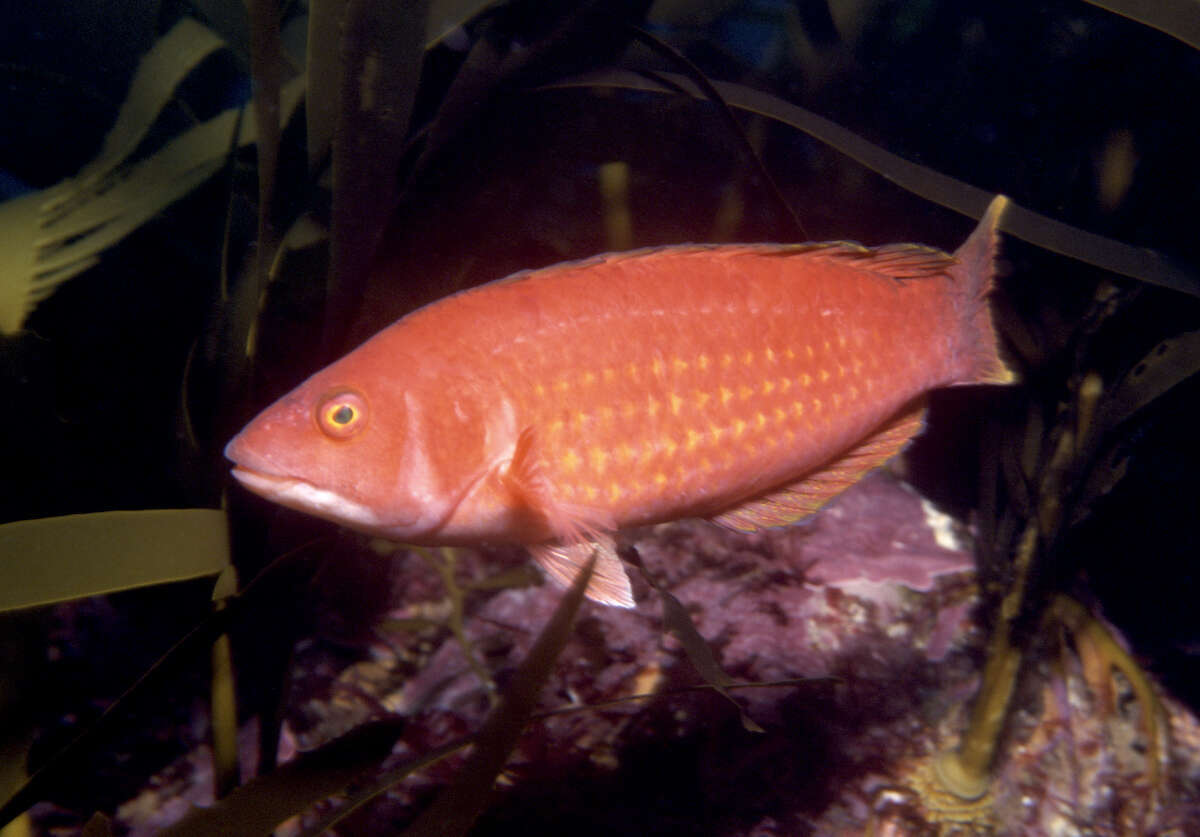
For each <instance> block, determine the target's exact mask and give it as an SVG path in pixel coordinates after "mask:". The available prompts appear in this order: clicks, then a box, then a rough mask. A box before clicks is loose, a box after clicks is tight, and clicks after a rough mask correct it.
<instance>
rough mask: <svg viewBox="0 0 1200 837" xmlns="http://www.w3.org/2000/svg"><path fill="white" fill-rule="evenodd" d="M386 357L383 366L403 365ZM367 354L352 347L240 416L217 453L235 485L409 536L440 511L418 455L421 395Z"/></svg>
mask: <svg viewBox="0 0 1200 837" xmlns="http://www.w3.org/2000/svg"><path fill="white" fill-rule="evenodd" d="M392 360H393V362H394V365H391V366H390V367H389V369H390V370H394V369H401V370H404V369H405V368H406V364H404V363H400V362H398V361H399V360H400V359H398V358H395V357H393V358H392ZM370 361H371V352H370V351H368V352H366V353H364V352H363V351H362V350H361V349H360V350H359V351H358V352H354V353H351V354H350V355H347V356H346V357H345V358H343V359H342V360H340V361H338V362H336V363H334V364H333V365H331V366H329V367H327V368H326V369H324V370H322V371H321V372H318V373H317V374H316V375H314V376H312V377H311V378H309V379H308V380H307V381H305V382H304V383H302V384H301V385H300V386H298V387H297V388H296V389H295V390H293V391H292V392H290V393H289V394H287V395H285V396H284V397H283V398H281V399H279V400H278V401H277V402H275V403H274V404H272V405H271V406H269V407H267V408H266V409H265V410H264V411H263V412H262V413H260V414H259V415H258V416H257V417H255V418H254V419H253V420H252V421H251V422H250V423H249V424H248V425H246V427H245V428H244V429H243V430H242V431H241V432H240V433H238V434H237V435H236V436H235V437H234V438H233V439H232V440H231V441H230V442H229V444H228V445H226V447H225V456H226V457H227V458H228V459H230V460H232V461H233V463H234V468H233V476H234V477H236V478H237V480H238V481H239V482H240V483H241V484H242V485H243V486H245V487H246V488H247V489H249V490H250V491H253V492H254V493H256V494H259V495H261V496H263V497H265V498H267V499H269V500H272V501H274V502H276V503H279V504H280V505H283V506H287V507H289V508H292V509H296V510H298V511H302V512H305V513H308V514H311V515H314V516H317V517H322V518H325V519H327V520H332V521H334V522H336V523H339V524H342V525H344V526H347V527H349V528H352V529H357V530H359V531H364V532H368V533H372V534H377V535H382V536H384V537H390V538H394V539H397V540H416V539H418V538H419V537H420V536H421V535H422V534H425V533H427V532H430V531H432V530H433V529H435V528H436V526H437V525H438V523H439V522H440V521H441V520H442V519H443V518H444V517H445V516H446V514H447V513H448V512H447V510H446V509H445V508H443V506H444V503H442V502H440V500H441V498H442V497H443V495H444V492H443V491H442V490H441V487H440V485H437V484H435V480H434V476H435V475H434V474H433V469H431V468H430V467H429V462H428V458H427V456H426V454H425V451H426V450H427V449H428V445H427V444H426V439H425V432H424V431H425V428H424V422H423V421H422V415H421V409H420V408H421V403H420V402H421V398H420V394H419V392H418V393H415V394H414V392H412V391H411V389H410V388H409V387H406V385H405V384H406V381H405V379H404V376H403V374H401V375H396V374H379V369H378V364H375V363H371V362H370ZM414 365H415V364H414ZM407 368H408V369H412V368H413V365H407ZM418 389H419V387H418Z"/></svg>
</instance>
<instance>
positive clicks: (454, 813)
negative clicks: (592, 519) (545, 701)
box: [403, 555, 596, 837]
mask: <svg viewBox="0 0 1200 837" xmlns="http://www.w3.org/2000/svg"><path fill="white" fill-rule="evenodd" d="M595 566H596V558H595V555H593V556H592V557H591V558H589V559H588V562H587V564H585V565H584V567H583V569H582V570H580V573H579V576H578V577H577V578H576V579H575V582H574V583H573V584H572V585H571V588H570V589H569V590H568V591H567V592H566V593H565V594H564V595H563V598H562V601H560V602H559V604H558V607H557V608H555V610H554V614H553V615H552V616H551V617H550V621H549V622H547V623H546V627H545V628H543V629H542V632H541V633H540V634H539V635H538V638H537V642H535V643H534V645H533V648H532V649H530V651H529V654H528V656H526V657H525V659H524V660H523V661H522V662H521V665H520V667H519V668H518V669H517V671H516V673H515V674H514V675H513V678H512V681H511V682H510V683H509V686H508V688H507V689H506V690H505V692H504V695H503V696H502V697H501V698H500V702H499V703H498V704H497V705H496V708H495V709H493V710H492V712H491V714H489V715H488V717H487V720H486V721H484V723H483V727H482V728H481V729H480V730H479V734H478V735H477V736H476V738H475V749H474V750H473V751H472V753H471V755H470V757H469V758H468V759H467V763H466V764H465V765H463V769H462V771H461V773H460V774H459V777H458V781H457V782H456V783H455V784H454V785H453V786H451V787H450V788H449V789H447V790H446V791H444V792H443V793H442V794H441V796H439V797H438V798H437V799H436V800H434V803H433V804H432V805H430V806H429V808H427V809H426V810H425V811H424V813H422V814H421V816H420V817H418V818H417V820H416V822H414V823H413V824H412V825H411V826H409V827H408V828H407V829H406V830H405V831H404V835H403V837H455V835H463V834H466V833H467V831H468V829H470V827H471V825H472V824H473V823H474V822H475V820H476V819H477V818H478V817H479V815H480V814H481V813H483V810H484V808H485V807H486V806H487V802H488V798H489V796H490V795H491V790H492V785H493V783H494V782H495V781H496V776H497V774H499V772H500V770H501V769H502V768H503V767H504V764H505V762H507V761H508V757H509V755H510V754H511V753H512V750H513V748H514V747H515V746H516V744H517V739H518V738H519V737H520V735H521V733H522V732H523V731H524V729H525V725H526V724H527V723H528V722H529V720H530V719H531V718H532V717H533V710H534V709H535V707H536V706H537V702H538V697H539V695H540V694H541V692H542V687H543V686H545V684H546V680H547V678H549V676H550V672H551V671H553V670H554V663H555V661H556V660H557V659H558V655H559V654H560V653H562V649H563V647H564V646H565V645H566V644H567V640H568V639H569V638H570V636H571V631H572V629H573V627H574V624H575V614H576V613H578V612H579V607H580V605H581V604H583V599H584V591H585V590H587V586H588V582H589V581H591V579H592V571H593V570H594V569H595Z"/></svg>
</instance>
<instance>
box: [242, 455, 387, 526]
mask: <svg viewBox="0 0 1200 837" xmlns="http://www.w3.org/2000/svg"><path fill="white" fill-rule="evenodd" d="M233 475H234V477H236V478H237V480H238V482H240V483H241V484H242V485H244V486H246V488H248V489H250V490H251V491H253V492H254V493H255V494H261V495H262V496H263V497H266V498H267V499H268V500H272V501H274V502H276V503H279V504H280V505H281V506H287V507H288V508H293V509H298V510H299V511H303V512H308V513H309V514H315V515H317V516H319V517H324V518H328V519H329V520H334V521H337V522H339V523H345V524H348V525H350V526H362V527H368V528H380V527H381V526H382V525H383V521H381V520H380V518H379V515H377V514H376V513H375V512H374V511H372V510H371V509H370V508H369V507H367V506H364V505H362V504H361V503H356V502H354V501H353V500H348V499H346V498H345V497H343V496H341V495H340V494H337V493H335V492H333V491H328V490H326V489H324V488H317V487H316V486H315V485H313V484H312V483H308V482H305V481H304V480H301V479H296V478H295V477H277V476H272V475H271V474H264V473H262V472H260V471H251V470H249V469H247V468H241V467H235V468H234V469H233Z"/></svg>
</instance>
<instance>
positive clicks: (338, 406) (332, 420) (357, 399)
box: [316, 391, 367, 439]
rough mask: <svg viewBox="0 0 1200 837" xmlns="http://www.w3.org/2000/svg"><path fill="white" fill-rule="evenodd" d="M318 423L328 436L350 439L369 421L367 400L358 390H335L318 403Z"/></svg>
mask: <svg viewBox="0 0 1200 837" xmlns="http://www.w3.org/2000/svg"><path fill="white" fill-rule="evenodd" d="M316 418H317V425H318V426H320V428H321V430H322V432H324V433H325V435H326V436H330V437H332V438H334V439H349V438H350V437H351V436H353V435H354V434H355V433H357V432H358V431H360V430H362V429H363V427H365V426H366V423H367V402H366V400H364V399H363V397H362V396H361V395H359V394H358V393H356V392H346V391H342V392H335V393H334V394H332V395H329V396H326V397H325V398H324V399H322V400H321V402H320V404H318V405H317V412H316Z"/></svg>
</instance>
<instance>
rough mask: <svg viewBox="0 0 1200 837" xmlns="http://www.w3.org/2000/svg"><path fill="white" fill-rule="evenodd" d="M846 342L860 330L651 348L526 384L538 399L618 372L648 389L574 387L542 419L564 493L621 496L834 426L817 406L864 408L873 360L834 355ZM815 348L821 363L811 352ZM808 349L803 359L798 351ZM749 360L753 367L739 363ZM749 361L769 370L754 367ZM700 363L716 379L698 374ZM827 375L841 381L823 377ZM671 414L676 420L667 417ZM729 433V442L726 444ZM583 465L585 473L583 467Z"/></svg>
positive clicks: (611, 379)
mask: <svg viewBox="0 0 1200 837" xmlns="http://www.w3.org/2000/svg"><path fill="white" fill-rule="evenodd" d="M848 343H853V344H854V345H855V346H856V347H857V346H858V345H860V344H862V343H863V339H862V336H861V335H858V334H852V335H843V334H830V335H829V337H828V339H822V338H820V337H817V338H816V340H814V342H813V343H811V344H805V345H803V346H800V345H797V346H795V347H793V346H778V348H776V347H775V346H766V347H763V348H761V349H760V350H752V349H741V348H739V349H737V350H735V351H730V352H722V353H719V354H717V353H714V354H712V355H710V354H707V353H699V354H696V355H693V356H667V357H656V358H653V359H652V360H650V361H649V362H648V363H644V364H643V365H640V366H639V365H638V364H637V363H632V362H631V363H628V364H616V365H611V366H605V367H603V368H599V367H598V368H597V369H596V370H595V371H584V372H581V373H580V372H577V373H575V374H574V375H571V377H570V378H569V379H568V378H567V377H559V378H555V379H553V380H552V382H549V383H547V384H545V385H543V384H542V383H538V384H535V385H534V386H533V387H532V390H533V393H534V394H536V396H537V397H538V398H539V399H544V398H545V397H546V396H547V395H548V392H547V390H553V392H554V393H557V394H558V395H560V396H564V395H566V396H570V393H571V389H572V384H574V385H575V386H577V387H578V388H579V390H583V389H586V388H588V387H594V386H595V385H596V384H598V383H599V382H601V381H603V382H604V383H605V384H610V385H612V384H616V383H617V379H618V377H621V378H622V379H624V380H628V381H629V382H630V383H631V384H643V385H647V388H649V389H651V391H650V392H646V390H645V389H643V392H644V393H645V394H644V395H641V396H637V397H636V398H635V399H633V400H630V399H628V398H626V399H624V400H613V401H611V402H610V403H607V404H605V403H601V404H595V403H594V400H593V403H592V404H586V402H584V398H585V397H586V398H587V399H595V398H596V397H597V395H598V394H592V393H588V394H587V395H586V396H584V394H583V393H582V392H580V391H579V390H577V391H576V395H575V396H574V397H575V398H578V399H579V401H580V402H582V403H583V404H584V405H585V409H583V410H578V409H576V410H571V411H570V412H564V413H562V414H561V417H556V418H554V420H553V421H550V422H549V423H548V425H547V427H548V430H549V433H548V438H552V439H554V440H555V445H556V447H557V448H558V450H557V452H556V456H557V461H558V464H559V467H560V469H561V472H562V473H563V474H571V475H573V479H572V480H570V481H564V484H563V485H562V486H560V488H561V490H562V492H563V496H577V497H580V498H583V497H586V498H587V500H592V501H594V500H596V499H597V498H604V499H606V500H608V501H612V502H613V503H617V502H618V501H623V502H626V503H628V502H631V501H632V500H634V499H636V498H637V497H638V496H645V494H646V492H650V491H655V490H662V489H664V488H669V487H670V486H671V485H672V484H674V483H675V482H677V481H688V480H694V479H695V478H696V476H697V474H709V475H711V474H712V473H713V471H714V469H716V468H722V469H728V468H732V467H735V466H736V464H737V463H738V462H740V461H742V460H743V459H744V458H745V457H751V458H753V457H754V456H755V455H760V456H761V455H764V454H765V453H766V452H767V451H776V453H775V454H773V455H774V456H776V457H777V456H779V455H780V454H778V453H777V451H778V448H779V447H780V446H781V445H785V444H786V445H793V444H795V443H796V442H797V441H803V440H805V439H806V438H810V437H811V436H812V434H813V433H822V432H824V431H822V429H821V428H822V427H830V426H832V424H831V421H832V419H825V420H824V421H822V420H821V419H820V418H819V416H820V415H821V414H824V413H826V412H827V411H828V412H829V413H830V414H831V415H835V411H838V410H841V409H842V408H843V407H850V408H853V409H862V406H861V405H862V402H863V399H864V398H865V397H866V396H868V395H869V394H871V393H872V392H874V391H878V390H879V389H880V388H879V387H876V382H875V380H873V379H872V378H870V377H867V376H864V375H862V374H861V372H862V370H863V369H864V367H866V366H871V365H872V364H873V363H874V359H873V358H872V357H871V356H870V355H862V356H860V355H859V354H858V352H857V351H856V352H855V354H853V355H851V354H850V353H848V352H843V353H841V354H840V355H837V356H835V355H834V353H833V351H832V346H833V345H836V346H837V347H839V348H840V349H845V347H846V346H847V344H848ZM820 350H823V352H824V354H822V356H821V358H820V360H821V362H822V363H823V364H824V366H819V365H818V364H816V363H813V362H812V361H815V360H817V352H818V351H820ZM758 351H761V356H760V355H759V354H758ZM805 356H806V357H807V358H808V360H809V363H805V361H804V360H802V358H803V357H805ZM755 363H758V364H759V365H760V367H759V370H754V369H743V366H745V367H753V366H754V364H755ZM835 366H836V368H835ZM768 367H770V368H769V369H768ZM797 367H799V368H797ZM814 367H815V368H814ZM756 371H761V372H763V373H765V372H768V371H770V372H773V373H774V374H773V375H771V376H770V377H767V376H766V375H763V376H762V377H759V375H758V374H755V373H756ZM702 372H708V373H709V374H710V375H711V377H713V378H716V380H711V379H709V380H705V379H697V378H696V377H695V376H696V375H697V374H698V373H702ZM833 380H837V381H838V382H843V381H844V383H840V385H835V386H831V387H828V388H824V387H822V386H821V385H828V384H829V383H830V382H831V381H833ZM884 383H885V382H884V381H882V380H881V381H880V384H884ZM649 385H653V386H649ZM619 386H626V385H625V384H620V385H619ZM793 387H795V388H796V392H795V393H793V392H792V389H793ZM672 388H674V389H675V391H672ZM818 393H819V394H820V397H817V394H818ZM642 398H645V401H644V402H643V401H641V399H642ZM567 403H568V404H569V403H571V402H570V401H568V402H567ZM743 404H745V405H747V406H742V405H743ZM664 413H665V414H666V415H665V416H664ZM739 414H740V415H739ZM814 416H818V418H814ZM672 417H673V418H676V419H679V421H678V422H675V421H671V418H672ZM684 422H686V424H684ZM567 430H570V431H572V434H568V433H567V432H566V431H567ZM592 431H597V432H600V433H601V435H600V436H599V437H597V438H594V439H588V438H587V435H584V434H590V433H591V432H592ZM573 434H580V435H579V436H574V435H573ZM602 440H603V441H602ZM734 441H736V442H737V444H736V445H733V444H730V443H731V442H734ZM572 445H577V447H572ZM652 460H653V463H652ZM585 465H586V466H587V469H586V470H587V472H588V473H589V475H590V476H589V477H587V478H584V477H583V476H582V475H581V474H580V472H581V471H582V470H584V468H585ZM618 467H624V468H626V469H628V470H626V471H624V472H622V471H619V470H616V469H617V468H618ZM606 472H607V474H606Z"/></svg>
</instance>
